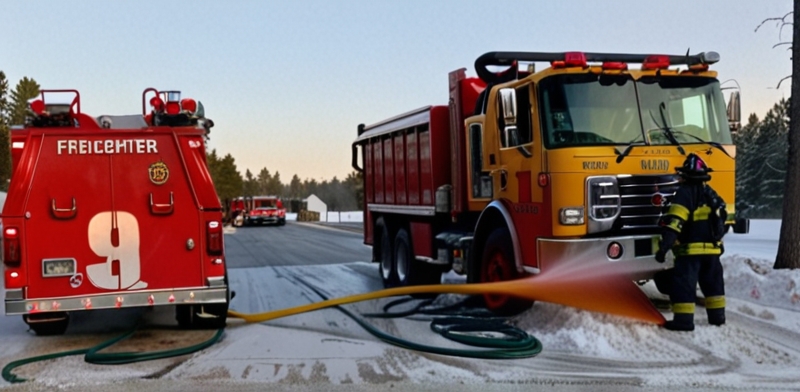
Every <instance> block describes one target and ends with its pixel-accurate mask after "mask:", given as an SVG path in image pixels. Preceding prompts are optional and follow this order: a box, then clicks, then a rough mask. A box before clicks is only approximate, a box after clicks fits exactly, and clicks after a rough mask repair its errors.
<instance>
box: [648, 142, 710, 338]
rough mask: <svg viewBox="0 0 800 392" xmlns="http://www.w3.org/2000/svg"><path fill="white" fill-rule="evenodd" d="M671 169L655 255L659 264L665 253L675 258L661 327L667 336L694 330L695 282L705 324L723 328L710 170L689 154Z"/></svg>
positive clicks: (695, 156) (697, 158)
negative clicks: (672, 188)
mask: <svg viewBox="0 0 800 392" xmlns="http://www.w3.org/2000/svg"><path fill="white" fill-rule="evenodd" d="M675 170H676V171H677V172H678V174H679V175H680V178H681V184H680V186H679V188H678V190H677V192H675V197H674V199H673V200H672V203H671V204H670V207H669V210H668V211H667V213H666V215H664V217H663V218H662V220H661V222H660V225H661V226H662V231H663V232H662V235H661V242H660V243H659V247H658V251H657V252H656V255H655V258H656V261H658V262H659V263H663V262H664V258H665V256H666V253H667V251H668V250H670V249H671V250H672V253H673V255H674V256H675V267H674V268H673V271H672V279H671V288H670V302H671V304H672V306H671V307H672V313H673V319H672V320H670V321H667V323H666V324H664V327H665V328H666V329H669V330H673V331H693V330H694V311H695V300H696V298H695V293H696V288H697V284H698V283H700V290H701V291H702V292H703V295H704V296H705V299H706V300H705V305H706V312H707V314H708V322H709V324H712V325H717V326H719V325H722V324H725V284H724V282H723V278H722V264H721V263H720V261H719V258H720V255H722V253H723V251H724V249H723V246H722V241H721V235H716V233H715V232H714V230H713V228H712V224H713V222H711V221H710V219H709V217H710V216H712V214H711V211H712V208H711V207H710V206H709V204H711V203H709V200H721V199H720V198H719V196H718V195H717V194H716V192H714V190H713V189H711V188H710V187H708V185H707V184H706V182H707V181H708V180H710V179H711V176H710V175H709V174H708V173H709V172H711V171H712V170H711V169H710V168H709V167H708V166H707V165H706V163H705V162H703V160H702V159H701V158H700V157H699V156H697V155H695V154H689V156H687V157H686V160H685V161H684V162H683V165H682V166H681V167H677V168H675ZM709 197H716V198H717V199H709Z"/></svg>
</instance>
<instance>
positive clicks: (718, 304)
mask: <svg viewBox="0 0 800 392" xmlns="http://www.w3.org/2000/svg"><path fill="white" fill-rule="evenodd" d="M724 308H725V296H724V295H716V296H713V297H707V298H706V309H724Z"/></svg>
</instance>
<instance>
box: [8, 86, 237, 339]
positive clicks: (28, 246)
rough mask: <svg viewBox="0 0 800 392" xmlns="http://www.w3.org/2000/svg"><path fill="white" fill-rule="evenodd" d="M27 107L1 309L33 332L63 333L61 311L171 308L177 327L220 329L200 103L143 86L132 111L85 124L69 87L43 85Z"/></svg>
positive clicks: (215, 226) (222, 285) (221, 279)
mask: <svg viewBox="0 0 800 392" xmlns="http://www.w3.org/2000/svg"><path fill="white" fill-rule="evenodd" d="M64 97H67V98H68V99H67V100H66V102H67V103H66V104H56V103H54V102H55V99H57V98H62V99H63V98H64ZM148 97H149V100H148ZM148 103H149V106H148ZM30 109H31V115H30V116H29V118H28V119H27V121H26V124H25V125H24V126H21V127H15V128H13V129H12V132H11V141H12V144H11V156H12V166H13V167H12V177H11V183H10V186H9V191H8V197H7V200H6V203H5V206H4V208H3V214H2V223H3V226H2V227H3V233H2V241H3V270H4V271H3V278H4V282H5V293H6V297H5V309H6V314H7V315H22V316H23V319H24V320H25V322H26V323H28V325H29V326H30V327H31V329H33V330H34V331H35V332H36V333H37V334H40V335H45V334H60V333H63V332H64V331H65V330H66V328H67V325H68V322H69V315H70V313H72V312H77V311H88V310H93V309H115V308H117V309H118V308H128V307H152V306H175V309H176V318H177V321H178V324H179V325H181V326H183V327H197V328H217V327H222V326H224V325H225V320H226V316H227V309H228V302H229V289H228V283H227V274H226V263H225V257H224V254H223V234H222V208H221V205H220V201H219V198H218V197H217V194H216V191H215V189H214V185H213V183H212V181H211V176H210V175H209V172H208V167H207V165H206V155H205V142H204V138H205V135H206V134H207V132H208V130H209V128H210V127H211V126H213V122H212V121H211V120H210V119H206V118H205V117H204V110H203V106H202V104H200V103H199V102H196V101H195V100H193V99H188V98H187V99H180V92H177V91H163V92H160V91H158V90H156V89H152V88H148V89H146V90H145V91H144V92H143V93H142V114H138V115H128V116H101V117H99V118H94V117H91V116H89V115H87V114H85V113H83V112H81V101H80V94H79V93H78V91H76V90H42V92H41V97H40V98H39V99H36V100H34V101H32V102H31V103H30Z"/></svg>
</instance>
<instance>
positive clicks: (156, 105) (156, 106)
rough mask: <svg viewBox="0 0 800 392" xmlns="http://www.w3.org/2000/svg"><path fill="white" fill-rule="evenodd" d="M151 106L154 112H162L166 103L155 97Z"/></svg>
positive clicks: (151, 100)
mask: <svg viewBox="0 0 800 392" xmlns="http://www.w3.org/2000/svg"><path fill="white" fill-rule="evenodd" d="M150 106H152V107H153V110H154V111H156V112H161V111H163V110H164V101H162V100H161V98H159V97H158V96H155V97H153V98H150Z"/></svg>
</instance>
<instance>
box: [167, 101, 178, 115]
mask: <svg viewBox="0 0 800 392" xmlns="http://www.w3.org/2000/svg"><path fill="white" fill-rule="evenodd" d="M166 112H167V114H178V113H180V112H181V104H180V102H172V101H170V102H167V106H166Z"/></svg>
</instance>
